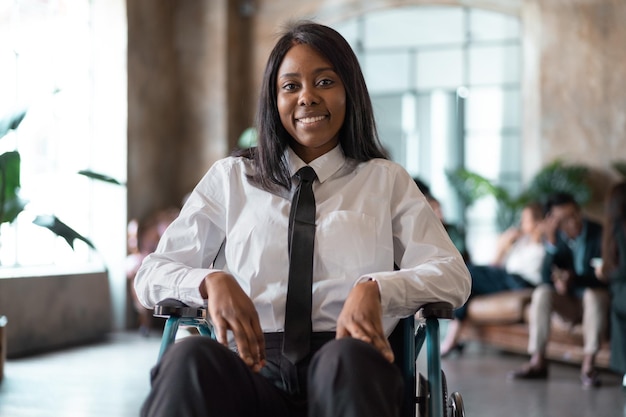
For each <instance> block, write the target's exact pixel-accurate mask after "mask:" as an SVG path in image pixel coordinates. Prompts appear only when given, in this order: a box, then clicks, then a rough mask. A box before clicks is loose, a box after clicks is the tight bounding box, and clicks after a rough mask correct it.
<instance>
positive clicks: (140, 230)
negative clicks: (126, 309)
mask: <svg viewBox="0 0 626 417" xmlns="http://www.w3.org/2000/svg"><path fill="white" fill-rule="evenodd" d="M178 213H179V210H178V209H177V208H174V207H173V208H169V209H165V210H159V211H156V212H154V213H152V214H150V215H149V216H147V217H146V218H145V219H143V220H141V221H137V220H136V219H132V220H131V221H129V222H128V252H129V253H128V256H127V257H126V278H127V279H128V282H129V283H130V284H131V285H130V293H131V296H132V299H133V306H134V308H135V311H136V312H137V315H138V321H139V331H140V333H141V334H142V335H144V336H148V334H149V333H150V323H151V322H152V310H150V309H147V308H145V307H144V306H142V305H141V303H140V302H139V300H138V299H137V294H136V293H135V287H134V285H132V283H133V282H134V280H135V275H136V274H137V271H138V270H139V267H140V266H141V263H142V262H143V259H144V258H145V257H146V256H148V255H149V254H151V253H152V252H154V251H155V250H156V247H157V245H158V244H159V240H160V239H161V236H162V235H163V232H165V229H166V228H167V226H169V224H170V223H171V222H172V221H173V220H174V219H175V218H176V217H177V216H178Z"/></svg>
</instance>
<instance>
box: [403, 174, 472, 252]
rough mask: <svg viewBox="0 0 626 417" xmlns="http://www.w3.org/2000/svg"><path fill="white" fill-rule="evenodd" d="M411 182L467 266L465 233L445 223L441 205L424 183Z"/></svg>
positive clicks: (415, 178)
mask: <svg viewBox="0 0 626 417" xmlns="http://www.w3.org/2000/svg"><path fill="white" fill-rule="evenodd" d="M413 181H414V182H415V184H416V185H417V188H419V189H420V191H421V192H422V194H424V197H426V201H428V204H430V207H431V208H432V209H433V211H434V212H435V214H436V215H437V217H438V218H439V220H440V221H441V223H442V224H443V227H444V228H445V229H446V232H448V236H450V240H452V243H454V246H456V248H457V249H458V250H459V252H460V253H461V256H463V260H464V261H465V263H466V264H468V263H469V262H470V255H469V252H468V250H467V244H466V243H465V231H464V230H463V229H462V228H460V227H458V226H457V225H455V224H452V223H448V222H446V220H445V218H444V216H443V210H442V209H441V203H440V202H439V200H437V199H436V198H435V196H434V195H433V194H432V193H431V192H430V187H429V186H428V185H427V184H426V183H425V182H424V181H422V180H421V179H419V178H417V177H414V178H413Z"/></svg>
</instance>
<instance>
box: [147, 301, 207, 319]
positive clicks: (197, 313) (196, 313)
mask: <svg viewBox="0 0 626 417" xmlns="http://www.w3.org/2000/svg"><path fill="white" fill-rule="evenodd" d="M153 315H154V316H155V317H163V318H168V317H183V318H198V319H201V318H205V317H206V309H205V308H203V307H190V306H188V305H187V304H185V303H183V302H182V301H180V300H177V299H175V298H166V299H164V300H161V301H159V302H158V303H157V304H156V305H155V306H154V314H153Z"/></svg>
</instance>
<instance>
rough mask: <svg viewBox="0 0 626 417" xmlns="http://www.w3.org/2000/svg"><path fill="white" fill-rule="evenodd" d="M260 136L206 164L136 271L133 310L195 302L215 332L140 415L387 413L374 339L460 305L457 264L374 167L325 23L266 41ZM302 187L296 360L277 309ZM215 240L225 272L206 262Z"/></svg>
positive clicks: (357, 81)
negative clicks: (310, 241)
mask: <svg viewBox="0 0 626 417" xmlns="http://www.w3.org/2000/svg"><path fill="white" fill-rule="evenodd" d="M257 129H258V146H257V147H256V148H255V149H253V150H251V151H250V152H249V153H247V154H245V155H242V156H233V157H228V158H225V159H223V160H221V161H218V162H217V163H215V165H214V166H213V167H211V169H210V170H209V171H208V173H207V174H206V175H205V176H204V178H203V179H202V180H201V181H200V183H199V184H198V185H197V187H196V188H195V189H194V191H193V192H192V193H191V195H190V196H189V198H188V200H187V202H186V203H185V205H184V207H183V208H182V211H181V214H180V216H179V217H178V219H177V220H175V221H174V222H173V223H172V225H171V226H170V227H169V228H168V230H167V231H166V232H165V234H164V236H163V237H162V239H161V241H160V243H159V246H158V248H157V250H156V252H155V253H154V254H152V255H150V256H148V257H147V258H146V260H145V261H144V263H143V265H142V268H141V269H140V271H139V273H138V274H137V278H136V281H135V282H136V289H137V294H138V296H139V298H140V299H141V300H142V301H143V303H144V304H145V305H146V306H152V305H154V304H155V303H156V302H158V301H159V300H161V299H163V298H166V297H176V298H180V299H183V301H185V302H187V303H191V304H196V305H201V304H203V303H204V302H206V303H207V304H208V312H209V314H210V318H211V321H212V323H213V324H214V326H215V330H216V333H217V341H213V340H211V339H209V338H201V337H192V338H186V339H184V340H183V341H181V342H180V343H177V344H175V345H174V346H173V347H172V348H170V349H169V350H168V352H167V353H166V354H165V355H164V357H163V359H162V360H161V362H160V363H159V364H158V365H157V367H156V368H155V370H154V371H153V380H152V391H151V393H150V395H149V397H148V399H147V401H146V404H145V405H144V407H143V410H142V414H143V415H149V416H160V415H164V416H165V415H179V416H181V415H207V416H209V415H218V416H222V415H228V416H242V417H243V416H245V417H251V416H273V417H279V416H307V415H308V416H331V415H335V416H339V415H341V416H359V417H366V416H375V415H376V416H379V415H385V416H397V415H398V412H399V411H398V410H399V398H400V396H401V394H402V380H401V376H400V375H399V372H398V369H397V368H396V367H395V365H393V363H392V362H393V360H394V356H393V352H392V351H391V348H390V346H389V342H388V341H387V336H388V335H389V334H390V332H391V330H392V329H393V327H394V326H395V324H396V323H397V321H398V319H399V318H401V317H406V316H409V315H411V314H414V313H415V311H416V310H417V308H418V307H419V306H420V305H421V304H424V303H426V302H430V301H435V300H443V301H448V302H450V303H452V304H453V305H455V306H458V305H461V304H462V303H463V301H465V299H466V297H467V295H468V293H469V285H470V283H469V275H468V273H467V269H466V268H465V265H464V264H463V260H462V258H461V256H460V254H459V252H458V251H457V250H456V249H455V247H454V245H453V244H452V242H451V241H450V239H449V238H448V237H447V235H446V233H445V231H444V229H443V227H442V226H441V223H440V222H439V221H438V220H437V218H436V217H435V215H434V213H433V212H432V210H431V209H430V208H429V206H428V203H427V202H426V200H425V199H424V196H423V195H422V194H421V193H420V192H419V191H418V189H417V187H416V186H415V184H414V183H413V181H412V179H411V177H410V176H409V175H408V174H407V173H406V171H404V170H403V169H402V168H401V167H400V166H398V165H397V164H395V163H392V162H390V161H388V160H386V159H385V153H384V151H383V150H382V147H381V145H380V143H379V141H378V138H377V133H376V127H375V123H374V116H373V112H372V105H371V102H370V98H369V96H368V93H367V88H366V86H365V82H364V79H363V75H362V73H361V70H360V67H359V64H358V61H357V59H356V56H355V55H354V53H353V51H352V50H351V48H350V46H349V45H348V43H347V42H346V41H345V39H344V38H343V37H341V35H339V33H337V32H336V31H334V30H333V29H331V28H328V27H325V26H322V25H319V24H315V23H311V22H300V23H297V24H294V25H292V26H290V27H289V28H288V29H287V31H286V32H285V33H284V34H283V36H282V37H281V38H280V39H279V40H278V42H277V44H276V46H275V47H274V49H273V50H272V52H271V54H270V57H269V60H268V63H267V67H266V70H265V74H264V78H263V84H262V90H261V94H260V102H259V107H258V114H257ZM307 166H308V167H310V168H312V169H313V170H314V174H313V178H312V179H311V178H307V176H306V175H304V174H300V173H301V171H300V169H302V168H305V169H308V168H306V167H307ZM294 173H295V176H296V177H301V178H302V181H300V180H299V179H297V178H294ZM311 182H312V189H313V194H314V200H315V203H316V208H315V213H314V223H315V226H314V229H315V230H314V231H315V243H314V254H313V261H312V263H313V272H312V273H313V277H312V281H313V282H312V287H311V289H310V290H307V293H308V296H309V298H310V300H309V301H310V302H311V308H312V312H311V313H310V314H309V316H310V320H309V319H307V320H304V321H308V322H309V323H308V324H309V325H311V326H312V332H313V333H312V334H310V332H309V333H308V334H307V336H310V341H309V342H307V346H306V348H307V351H306V352H305V355H304V356H302V357H298V356H293V355H292V352H291V350H290V351H289V352H287V347H286V346H287V344H288V343H287V341H288V339H289V340H291V339H290V337H289V338H288V333H290V332H287V331H286V327H287V326H286V324H287V323H286V320H287V319H289V317H290V316H291V313H290V314H286V303H287V302H289V299H290V297H291V296H292V293H291V292H290V291H289V290H290V289H291V285H292V281H291V280H290V279H289V275H290V274H289V271H290V269H291V267H292V266H293V265H290V261H289V255H290V252H293V249H294V248H295V250H296V251H300V250H301V245H300V244H296V243H294V244H293V245H289V244H288V236H289V235H288V233H289V232H290V223H293V222H294V221H295V222H298V214H295V215H293V217H294V218H295V220H293V219H291V218H290V217H292V216H290V211H291V208H292V206H293V207H295V206H296V205H297V204H296V203H297V201H299V196H300V194H307V193H308V191H306V189H307V184H309V185H308V187H309V188H310V183H311ZM293 186H297V188H296V190H295V191H294V189H293V188H294V187H293ZM292 197H293V199H294V203H293V204H292V203H291V200H292ZM310 223H311V222H309V226H310ZM297 226H298V227H299V226H302V225H301V224H297V225H296V224H295V223H294V226H293V228H294V229H295V228H297ZM292 239H295V238H292ZM222 245H223V246H224V250H223V254H224V257H225V263H226V266H225V267H224V268H218V267H217V266H216V265H213V266H211V264H212V263H213V261H214V260H215V259H216V258H217V255H218V253H221V251H220V248H221V247H222ZM290 247H291V249H292V250H290V249H289V248H290ZM394 263H395V264H397V265H398V266H399V270H397V271H396V270H394ZM292 264H293V263H292ZM302 275H303V276H304V275H305V274H302ZM299 295H301V296H302V295H303V294H299ZM304 295H307V294H304ZM304 298H305V299H306V297H304ZM205 300H206V301H205ZM304 321H303V323H300V324H307V323H304ZM305 333H306V332H305ZM283 344H285V352H283ZM228 347H230V348H231V349H229V348H228ZM235 352H236V353H235ZM288 353H289V354H288ZM364 363H367V364H368V366H363V364H364Z"/></svg>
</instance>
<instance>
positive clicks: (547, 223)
mask: <svg viewBox="0 0 626 417" xmlns="http://www.w3.org/2000/svg"><path fill="white" fill-rule="evenodd" d="M560 223H561V219H559V218H558V217H557V216H555V215H554V214H552V212H550V213H548V214H547V215H546V217H545V219H544V220H543V221H542V222H541V228H542V230H543V232H544V236H545V238H546V240H547V241H548V242H550V243H551V244H553V245H555V244H556V232H557V230H558V229H559V224H560Z"/></svg>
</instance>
